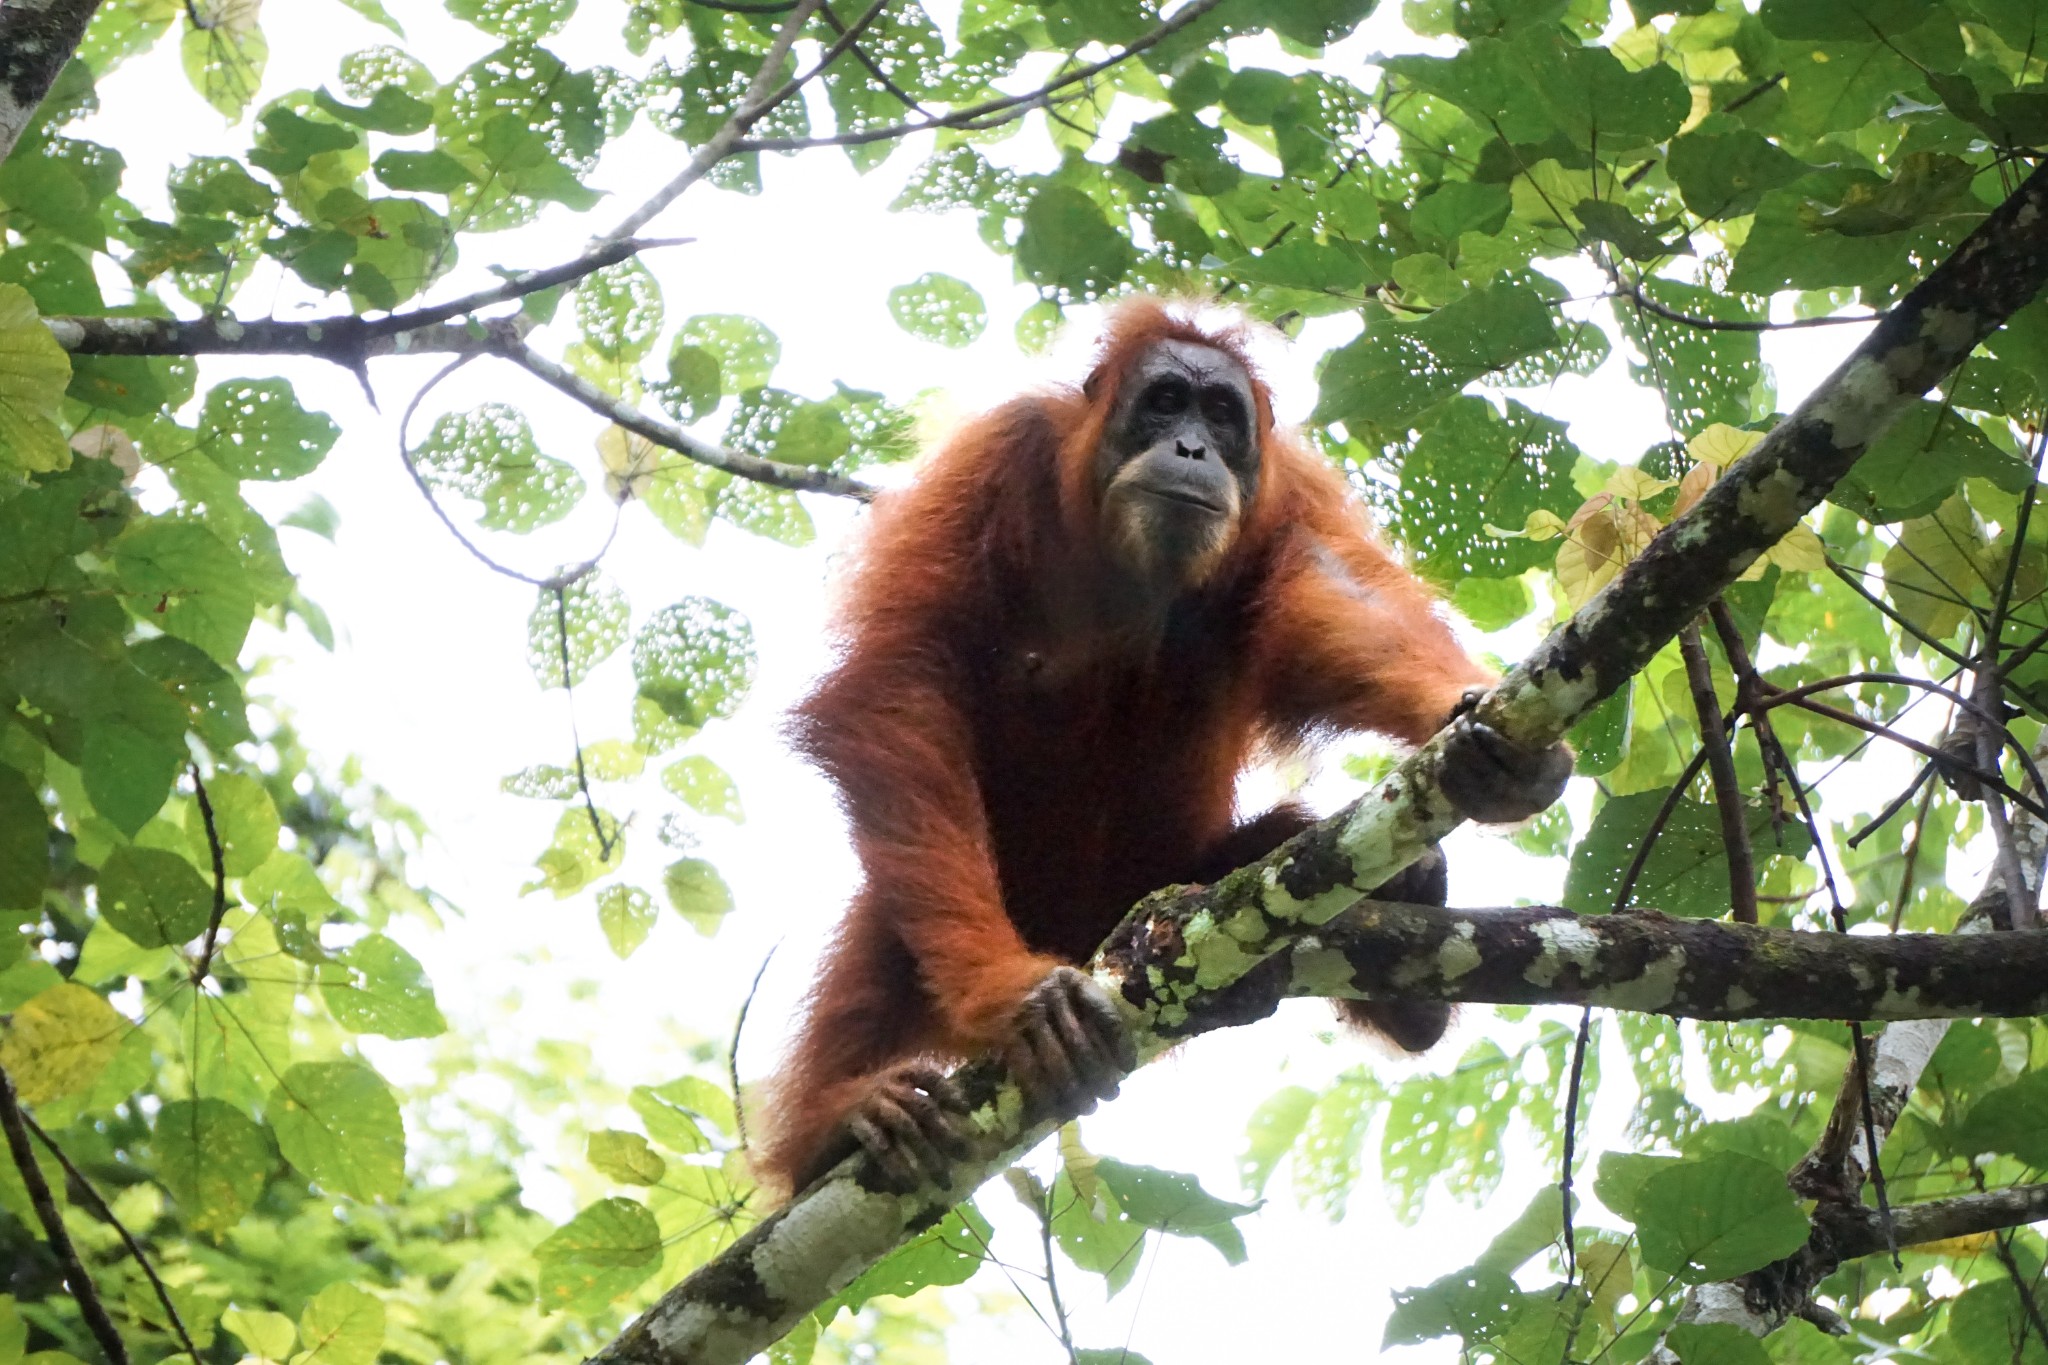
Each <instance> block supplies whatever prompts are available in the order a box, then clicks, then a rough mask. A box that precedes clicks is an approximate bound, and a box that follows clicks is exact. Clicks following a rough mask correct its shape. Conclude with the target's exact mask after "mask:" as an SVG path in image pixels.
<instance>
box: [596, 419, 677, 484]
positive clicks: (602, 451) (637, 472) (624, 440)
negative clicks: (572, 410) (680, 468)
mask: <svg viewBox="0 0 2048 1365" xmlns="http://www.w3.org/2000/svg"><path fill="white" fill-rule="evenodd" d="M661 457H662V450H661V447H660V446H657V445H656V444H654V442H652V441H650V440H648V439H647V438H646V437H645V436H640V435H636V434H635V433H633V432H630V431H628V430H626V429H625V428H624V427H621V426H609V427H606V428H605V429H604V430H603V432H601V433H600V434H599V435H598V438H597V458H598V459H599V460H601V461H603V463H604V491H605V493H606V494H607V495H609V496H610V498H611V500H612V501H613V502H625V501H627V500H628V499H629V498H637V497H640V496H642V495H643V494H644V493H646V491H647V485H648V483H649V482H650V481H652V479H653V478H654V471H655V469H656V468H657V467H658V466H659V465H660V464H661Z"/></svg>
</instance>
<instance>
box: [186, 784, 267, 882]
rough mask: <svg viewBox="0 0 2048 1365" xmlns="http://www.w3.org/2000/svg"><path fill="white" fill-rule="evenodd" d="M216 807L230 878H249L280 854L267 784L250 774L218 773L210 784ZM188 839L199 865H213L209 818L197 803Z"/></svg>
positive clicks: (215, 819) (210, 798)
mask: <svg viewBox="0 0 2048 1365" xmlns="http://www.w3.org/2000/svg"><path fill="white" fill-rule="evenodd" d="M206 799H207V800H208V801H209V802H210V803H211V804H212V806H213V827H214V832H215V833H216V834H217V835H218V836H219V838H220V844H221V861H222V866H223V867H225V868H226V870H227V874H228V875H229V876H230V877H246V876H248V875H249V874H250V873H251V872H254V871H255V870H256V869H257V868H259V867H261V866H262V865H263V863H264V861H265V860H266V859H268V858H269V857H270V855H271V854H273V853H275V852H277V832H278V818H277V807H276V806H275V805H273V804H272V803H271V800H270V793H269V792H267V791H265V790H264V789H263V784H262V783H261V782H258V781H257V780H256V779H255V778H253V777H250V776H249V775H248V774H246V773H226V772H217V773H215V774H214V775H213V776H212V777H211V778H209V779H208V780H207V783H206ZM185 835H186V838H187V840H188V841H189V842H190V844H191V846H192V852H193V858H194V861H195V862H198V863H200V864H203V865H211V862H212V857H213V850H212V848H211V846H210V845H209V843H208V841H207V836H206V817H205V815H204V813H202V812H201V811H200V809H199V803H198V802H197V801H194V802H193V803H192V805H191V806H190V807H189V808H188V809H187V811H186V814H185Z"/></svg>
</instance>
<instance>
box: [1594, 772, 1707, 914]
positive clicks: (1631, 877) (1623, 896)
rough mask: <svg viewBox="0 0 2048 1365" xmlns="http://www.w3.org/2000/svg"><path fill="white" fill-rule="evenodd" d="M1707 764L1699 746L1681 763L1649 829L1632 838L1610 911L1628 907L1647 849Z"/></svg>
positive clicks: (1648, 852) (1649, 849) (1667, 822)
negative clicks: (1633, 846) (1682, 767)
mask: <svg viewBox="0 0 2048 1365" xmlns="http://www.w3.org/2000/svg"><path fill="white" fill-rule="evenodd" d="M1706 766H1707V751H1706V750H1705V749H1701V750H1700V751H1699V752H1698V753H1696V754H1694V755H1693V756H1692V759H1691V761H1690V762H1688V763H1687V764H1686V765H1685V771H1684V772H1682V773H1680V774H1679V775H1678V780H1677V781H1676V782H1673V783H1672V784H1671V790H1670V791H1668V792H1666V793H1665V794H1664V804H1663V805H1661V806H1659V807H1658V808H1657V813H1656V814H1655V815H1653V816H1651V817H1650V825H1649V828H1648V829H1646V830H1644V831H1643V837H1642V838H1641V839H1638V840H1637V841H1636V851H1635V856H1634V857H1632V858H1630V859H1629V861H1628V868H1627V870H1626V871H1624V872H1623V873H1622V874H1621V889H1620V890H1619V891H1616V892H1615V893H1614V913H1615V914H1617V915H1618V914H1620V913H1621V912H1622V911H1623V910H1624V909H1626V908H1627V907H1628V901H1629V897H1630V896H1632V895H1634V894H1635V889H1636V881H1637V880H1638V879H1639V878H1640V877H1641V876H1642V875H1643V868H1644V866H1645V865H1647V864H1648V863H1649V861H1650V851H1651V850H1652V849H1653V848H1655V847H1656V846H1657V840H1658V838H1659V837H1660V836H1661V835H1662V834H1663V833H1664V826H1666V825H1668V824H1670V823H1671V816H1672V813H1673V812H1674V811H1676V810H1677V809H1678V803H1679V801H1680V800H1682V799H1683V798H1684V796H1685V789H1686V788H1687V787H1689V786H1691V785H1692V783H1693V779H1694V778H1696V777H1698V776H1699V775H1700V769H1702V768H1704V767H1706Z"/></svg>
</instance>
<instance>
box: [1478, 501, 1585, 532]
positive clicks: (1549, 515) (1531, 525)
mask: <svg viewBox="0 0 2048 1365" xmlns="http://www.w3.org/2000/svg"><path fill="white" fill-rule="evenodd" d="M1480 525H1482V526H1483V527H1485V528H1486V534H1488V535H1490V536H1499V537H1501V538H1502V539H1504V540H1515V539H1527V540H1556V539H1557V538H1558V537H1559V536H1561V535H1563V534H1564V518H1563V517H1561V516H1559V515H1558V514H1557V513H1555V512H1553V511H1551V510H1550V509H1549V508H1547V507H1539V508H1537V509H1536V510H1535V511H1533V512H1531V513H1530V514H1529V516H1528V518H1527V520H1525V521H1524V522H1523V523H1522V529H1521V530H1519V531H1510V530H1508V529H1507V527H1505V526H1495V525H1494V524H1493V523H1492V522H1490V521H1488V522H1481V523H1480Z"/></svg>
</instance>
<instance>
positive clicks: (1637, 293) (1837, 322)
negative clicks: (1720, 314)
mask: <svg viewBox="0 0 2048 1365" xmlns="http://www.w3.org/2000/svg"><path fill="white" fill-rule="evenodd" d="M1608 279H1609V280H1611V281H1612V282H1613V284H1614V292H1613V293H1612V294H1611V295H1609V297H1610V298H1619V299H1627V300H1628V301H1629V302H1630V303H1632V304H1634V305H1635V306H1636V307H1637V308H1640V309H1642V310H1643V311H1644V312H1645V313H1650V314H1653V315H1655V316H1657V317H1660V318H1663V319H1664V320H1665V321H1667V322H1676V323H1681V324H1683V325H1685V326H1687V327H1696V328H1698V329H1699V330H1700V331H1702V332H1791V331H1797V330H1798V329H1800V328H1803V327H1840V326H1843V325H1845V324H1848V323H1852V322H1861V323H1865V324H1869V323H1873V322H1876V321H1877V319H1878V317H1879V316H1880V315H1879V314H1876V313H1866V314H1862V315H1860V316H1856V317H1842V316H1839V315H1837V316H1831V317H1824V318H1794V319H1792V320H1791V321H1790V322H1771V321H1769V320H1768V319H1765V320H1763V321H1751V320H1748V319H1744V318H1703V317H1696V316H1694V315H1693V314H1691V313H1681V312H1680V311H1679V310H1678V309H1676V308H1671V307H1668V306H1667V305H1665V304H1661V303H1659V302H1657V301H1656V300H1655V299H1653V298H1651V297H1650V296H1649V295H1648V294H1646V293H1644V292H1643V289H1642V286H1641V285H1637V284H1631V283H1629V282H1628V281H1627V280H1625V279H1623V278H1622V277H1621V275H1620V274H1619V273H1618V272H1610V273H1609V275H1608Z"/></svg>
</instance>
